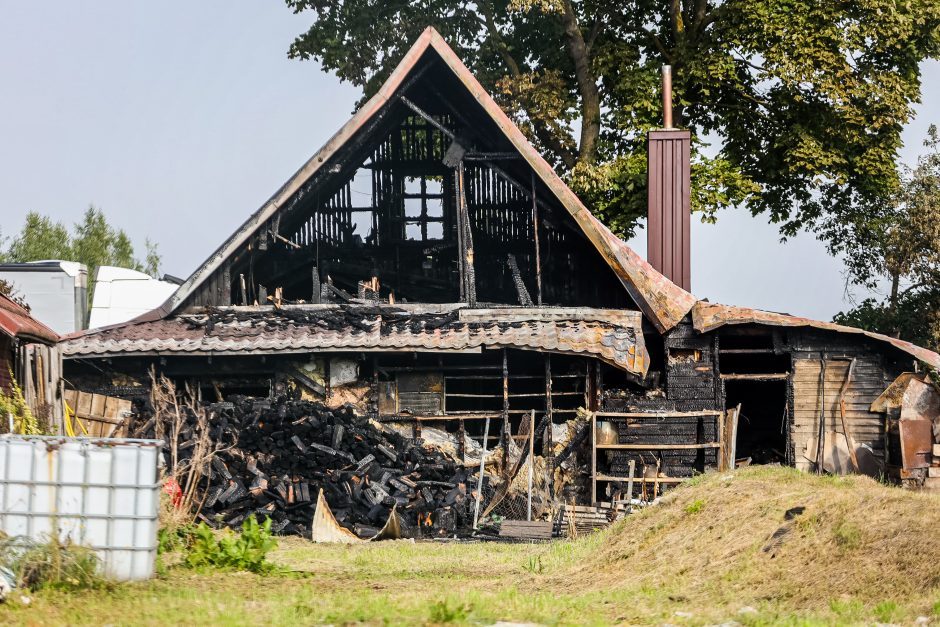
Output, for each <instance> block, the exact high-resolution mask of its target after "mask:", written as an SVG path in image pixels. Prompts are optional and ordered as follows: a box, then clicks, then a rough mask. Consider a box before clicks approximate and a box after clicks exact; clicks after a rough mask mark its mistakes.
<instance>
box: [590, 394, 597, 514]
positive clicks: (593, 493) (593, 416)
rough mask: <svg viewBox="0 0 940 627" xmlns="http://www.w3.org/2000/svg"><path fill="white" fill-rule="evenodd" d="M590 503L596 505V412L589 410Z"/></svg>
mask: <svg viewBox="0 0 940 627" xmlns="http://www.w3.org/2000/svg"><path fill="white" fill-rule="evenodd" d="M591 505H597V412H593V411H592V412H591Z"/></svg>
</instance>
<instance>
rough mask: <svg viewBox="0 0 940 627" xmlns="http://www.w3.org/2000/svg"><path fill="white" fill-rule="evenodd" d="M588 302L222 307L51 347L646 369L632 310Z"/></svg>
mask: <svg viewBox="0 0 940 627" xmlns="http://www.w3.org/2000/svg"><path fill="white" fill-rule="evenodd" d="M566 311H567V312H568V313H567V314H566V313H565V312H566ZM591 311H592V310H590V309H583V308H578V309H569V310H565V309H562V308H546V309H544V310H542V309H537V308H532V309H508V310H458V309H454V310H452V311H441V312H433V313H417V312H416V311H414V310H412V311H409V310H405V309H401V308H397V307H382V308H380V307H368V306H355V305H341V306H292V307H285V308H281V309H275V308H273V307H227V308H221V309H217V310H212V311H210V312H208V313H201V314H192V315H179V316H175V317H172V318H165V319H161V320H151V321H140V322H132V323H128V324H125V325H122V326H117V327H111V328H108V329H102V330H97V331H94V332H89V333H85V334H83V335H78V336H71V337H70V338H66V339H65V340H64V341H63V342H62V344H61V345H60V346H61V348H62V354H63V355H64V356H65V357H89V356H109V355H125V356H126V355H133V354H135V353H136V354H198V353H211V354H241V355H244V354H252V353H254V354H263V353H284V352H310V351H318V350H388V351H418V352H421V351H453V352H459V351H474V350H479V349H482V348H521V349H532V350H544V351H551V352H559V353H567V354H584V355H590V356H592V357H596V358H598V359H601V360H603V361H605V362H607V363H609V364H611V365H614V366H617V367H618V368H622V369H623V370H626V371H628V372H631V373H633V374H636V375H638V376H641V377H642V376H645V374H646V370H647V368H648V367H649V355H648V353H647V351H646V344H645V341H644V338H643V333H642V331H641V327H642V318H641V316H640V314H639V313H638V312H631V311H616V310H598V312H597V315H596V317H595V318H593V319H592V316H591ZM488 312H492V313H488Z"/></svg>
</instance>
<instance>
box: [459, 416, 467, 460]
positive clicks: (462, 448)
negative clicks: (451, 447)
mask: <svg viewBox="0 0 940 627" xmlns="http://www.w3.org/2000/svg"><path fill="white" fill-rule="evenodd" d="M457 437H458V438H460V442H458V443H457V455H458V456H459V457H460V461H461V462H465V461H467V444H466V442H467V426H466V425H465V424H464V420H463V418H461V419H460V427H459V429H458V430H457Z"/></svg>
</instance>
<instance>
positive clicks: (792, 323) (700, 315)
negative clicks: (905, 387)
mask: <svg viewBox="0 0 940 627" xmlns="http://www.w3.org/2000/svg"><path fill="white" fill-rule="evenodd" d="M726 324H769V325H773V326H780V327H811V328H813V329H821V330H823V331H835V332H837V333H855V334H859V335H864V336H865V337H869V338H871V339H873V340H877V341H879V342H885V343H887V344H890V345H891V346H893V347H894V348H896V349H898V350H900V351H903V352H905V353H907V354H908V355H911V356H912V357H914V358H916V359H918V360H920V361H922V362H924V363H925V364H927V365H929V366H931V367H933V368H940V355H938V354H937V353H935V352H933V351H931V350H927V349H926V348H921V347H920V346H916V345H914V344H911V343H910V342H905V341H904V340H899V339H898V338H896V337H890V336H887V335H882V334H880V333H873V332H872V331H865V330H863V329H856V328H855V327H847V326H844V325H841V324H836V323H835V322H821V321H819V320H812V319H810V318H800V317H798V316H791V315H788V314H782V313H774V312H771V311H761V310H759V309H748V308H747V307H735V306H732V305H719V304H717V303H709V302H705V301H699V302H698V303H696V304H695V307H694V308H693V309H692V325H693V326H694V327H695V330H696V331H699V332H701V333H704V332H706V331H711V330H713V329H717V328H718V327H721V326H724V325H726Z"/></svg>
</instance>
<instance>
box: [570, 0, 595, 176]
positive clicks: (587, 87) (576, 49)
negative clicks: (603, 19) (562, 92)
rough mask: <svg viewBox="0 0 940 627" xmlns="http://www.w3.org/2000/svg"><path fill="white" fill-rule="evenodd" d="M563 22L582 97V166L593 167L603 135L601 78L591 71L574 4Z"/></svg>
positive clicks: (580, 151) (579, 154)
mask: <svg viewBox="0 0 940 627" xmlns="http://www.w3.org/2000/svg"><path fill="white" fill-rule="evenodd" d="M561 19H562V25H563V26H564V28H565V36H566V39H567V43H568V56H570V57H571V60H572V62H573V63H574V74H575V79H576V80H577V83H578V93H579V94H580V95H581V141H580V142H579V143H578V162H580V163H593V162H594V161H595V160H596V159H597V140H598V138H599V137H600V134H601V95H600V91H599V90H598V88H597V77H595V76H594V73H593V72H592V71H591V57H590V53H589V52H588V47H587V44H585V42H584V35H583V33H582V32H581V27H580V25H579V24H578V16H577V14H576V13H575V9H574V7H573V6H572V4H571V2H570V1H566V2H565V3H564V12H563V13H562V16H561Z"/></svg>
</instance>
